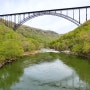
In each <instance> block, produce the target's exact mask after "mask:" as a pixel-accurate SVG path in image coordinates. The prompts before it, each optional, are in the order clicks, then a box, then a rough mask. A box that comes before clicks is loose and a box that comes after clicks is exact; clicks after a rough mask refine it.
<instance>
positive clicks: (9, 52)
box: [0, 21, 58, 61]
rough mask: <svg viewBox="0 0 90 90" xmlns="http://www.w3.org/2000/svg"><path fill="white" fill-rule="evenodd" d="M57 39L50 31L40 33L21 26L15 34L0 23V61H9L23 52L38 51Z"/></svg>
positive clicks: (56, 35) (55, 34)
mask: <svg viewBox="0 0 90 90" xmlns="http://www.w3.org/2000/svg"><path fill="white" fill-rule="evenodd" d="M57 37H58V34H57V33H55V32H52V31H42V30H37V29H35V28H31V27H28V26H21V27H20V28H19V29H18V30H16V32H15V31H14V30H13V29H11V28H9V27H7V25H6V24H5V23H4V22H2V21H0V61H3V60H9V59H11V58H16V57H17V56H20V55H22V54H23V53H24V52H31V51H35V50H38V49H40V48H42V47H43V46H44V44H47V43H49V42H50V40H53V39H55V38H57Z"/></svg>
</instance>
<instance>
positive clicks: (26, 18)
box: [14, 12, 80, 30]
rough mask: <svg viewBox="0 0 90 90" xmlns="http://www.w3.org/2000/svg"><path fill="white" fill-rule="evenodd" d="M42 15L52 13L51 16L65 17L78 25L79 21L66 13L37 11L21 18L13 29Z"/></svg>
mask: <svg viewBox="0 0 90 90" xmlns="http://www.w3.org/2000/svg"><path fill="white" fill-rule="evenodd" d="M43 15H52V16H58V17H61V18H64V19H67V20H69V21H71V22H72V23H74V24H76V25H77V26H79V25H80V23H79V22H78V21H77V20H75V19H74V18H72V17H70V16H68V15H64V14H62V13H56V12H39V13H33V14H32V15H28V16H27V17H25V18H24V19H23V20H21V21H20V22H19V23H18V24H17V25H15V26H14V30H16V29H17V28H19V27H20V26H21V25H22V24H24V23H25V22H27V21H28V20H31V19H33V18H35V17H38V16H43Z"/></svg>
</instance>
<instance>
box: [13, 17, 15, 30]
mask: <svg viewBox="0 0 90 90" xmlns="http://www.w3.org/2000/svg"><path fill="white" fill-rule="evenodd" d="M13 29H14V30H15V29H16V15H14V27H13Z"/></svg>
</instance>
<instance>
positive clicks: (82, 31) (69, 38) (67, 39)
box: [50, 20, 90, 57]
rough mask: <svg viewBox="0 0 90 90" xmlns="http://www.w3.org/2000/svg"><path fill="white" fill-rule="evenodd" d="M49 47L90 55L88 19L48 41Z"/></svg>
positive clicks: (89, 22) (89, 26)
mask: <svg viewBox="0 0 90 90" xmlns="http://www.w3.org/2000/svg"><path fill="white" fill-rule="evenodd" d="M50 48H54V49H57V50H60V51H64V50H69V51H72V52H74V53H75V54H78V55H83V56H87V57H90V20H89V21H87V22H85V23H84V24H82V25H81V26H79V27H78V28H76V29H75V30H73V31H71V32H69V33H66V34H64V35H63V36H61V37H60V38H59V39H57V40H55V41H52V42H51V43H50Z"/></svg>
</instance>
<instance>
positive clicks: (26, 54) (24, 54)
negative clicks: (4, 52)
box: [0, 50, 41, 68]
mask: <svg viewBox="0 0 90 90" xmlns="http://www.w3.org/2000/svg"><path fill="white" fill-rule="evenodd" d="M40 52H41V51H40V50H37V51H32V52H24V53H23V54H22V55H21V56H29V55H35V54H38V53H40ZM16 59H17V58H11V59H6V60H4V61H1V62H0V68H2V67H3V66H4V65H6V64H8V63H12V62H14V61H16Z"/></svg>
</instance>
